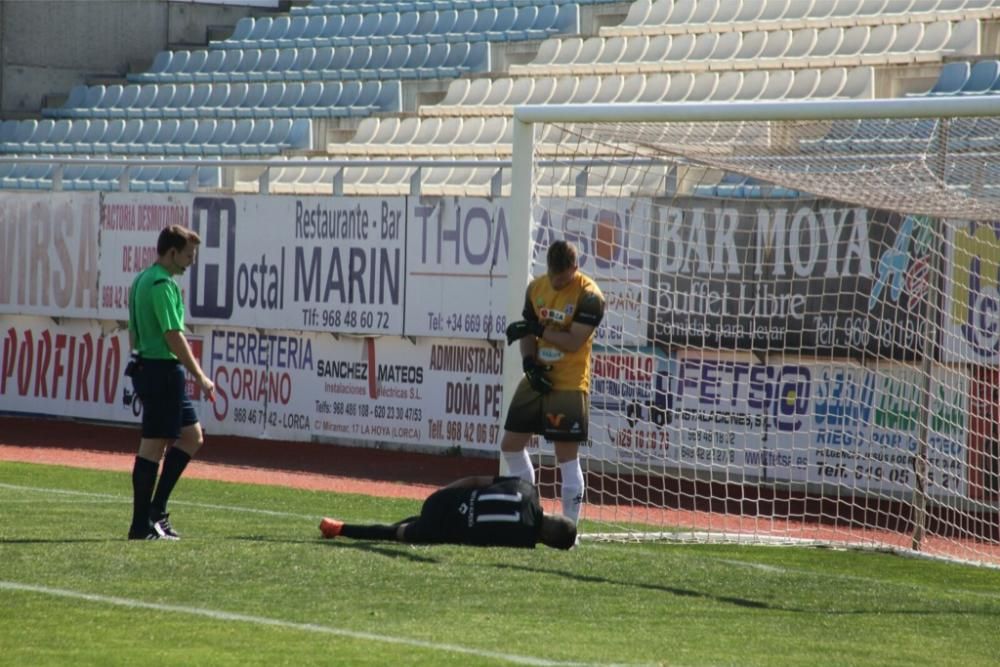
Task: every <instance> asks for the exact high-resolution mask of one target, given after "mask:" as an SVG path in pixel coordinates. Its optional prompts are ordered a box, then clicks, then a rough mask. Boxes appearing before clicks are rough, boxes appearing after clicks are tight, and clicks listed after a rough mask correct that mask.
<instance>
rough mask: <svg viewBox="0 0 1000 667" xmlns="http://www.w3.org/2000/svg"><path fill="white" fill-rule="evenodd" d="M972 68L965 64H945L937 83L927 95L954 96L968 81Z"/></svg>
mask: <svg viewBox="0 0 1000 667" xmlns="http://www.w3.org/2000/svg"><path fill="white" fill-rule="evenodd" d="M971 70H972V66H971V65H970V64H969V63H967V62H955V63H945V65H944V66H943V67H942V68H941V73H940V74H939V75H938V79H937V81H936V82H935V83H934V85H933V86H931V89H930V90H929V91H927V94H928V95H954V94H956V93H958V92H959V91H961V90H962V87H963V86H965V84H966V82H967V81H968V80H969V73H970V71H971Z"/></svg>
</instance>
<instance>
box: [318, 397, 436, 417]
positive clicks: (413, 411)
mask: <svg viewBox="0 0 1000 667" xmlns="http://www.w3.org/2000/svg"><path fill="white" fill-rule="evenodd" d="M330 407H331V410H330V412H331V414H335V415H347V416H348V417H362V418H365V417H369V416H371V417H374V418H375V419H386V420H396V421H408V422H418V421H420V420H422V419H423V410H421V409H420V408H404V407H402V406H398V405H367V404H365V403H342V402H341V401H334V402H333V403H332V404H331V406H330Z"/></svg>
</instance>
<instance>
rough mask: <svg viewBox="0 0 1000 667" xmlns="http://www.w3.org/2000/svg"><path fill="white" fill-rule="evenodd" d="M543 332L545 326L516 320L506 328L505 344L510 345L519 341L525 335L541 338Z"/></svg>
mask: <svg viewBox="0 0 1000 667" xmlns="http://www.w3.org/2000/svg"><path fill="white" fill-rule="evenodd" d="M544 332H545V325H544V324H542V323H541V322H538V321H531V320H518V321H517V322H512V323H511V324H510V325H509V326H508V327H507V344H508V345H510V344H511V343H513V342H514V341H515V340H521V339H522V338H524V337H525V336H527V335H529V334H530V335H532V336H541V335H542V333H544Z"/></svg>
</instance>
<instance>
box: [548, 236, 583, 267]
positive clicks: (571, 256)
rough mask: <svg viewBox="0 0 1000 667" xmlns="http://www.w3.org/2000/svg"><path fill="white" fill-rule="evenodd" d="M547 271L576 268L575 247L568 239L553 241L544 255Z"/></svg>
mask: <svg viewBox="0 0 1000 667" xmlns="http://www.w3.org/2000/svg"><path fill="white" fill-rule="evenodd" d="M545 261H546V264H547V265H548V269H549V273H562V272H563V271H566V270H567V269H573V268H576V248H575V247H574V246H573V244H572V243H570V242H569V241H555V242H554V243H553V244H552V245H550V246H549V251H548V254H547V255H546V256H545Z"/></svg>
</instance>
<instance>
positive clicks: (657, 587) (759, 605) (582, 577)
mask: <svg viewBox="0 0 1000 667" xmlns="http://www.w3.org/2000/svg"><path fill="white" fill-rule="evenodd" d="M496 567H497V568H498V569H501V570H522V571H524V572H531V573H534V574H551V575H555V576H559V577H565V578H567V579H574V580H576V581H583V582H586V583H590V584H612V585H614V586H630V587H632V588H642V589H645V590H650V591H660V592H663V593H670V594H671V595H679V596H682V597H690V598H704V599H706V600H713V601H715V602H724V603H726V604H732V605H736V606H737V607H744V608H751V609H775V610H780V611H806V610H803V609H788V608H787V607H775V606H772V605H769V604H767V603H765V602H758V601H756V600H747V599H745V598H737V597H729V596H719V595H711V594H709V593H702V592H700V591H692V590H690V589H687V588H677V587H674V586H664V585H662V584H647V583H640V582H635V581H621V580H615V579H608V578H607V577H595V576H591V575H586V574H576V573H573V572H563V571H561V570H548V569H542V568H537V567H526V566H524V565H509V564H507V563H497V564H496Z"/></svg>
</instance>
